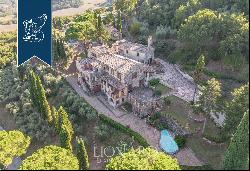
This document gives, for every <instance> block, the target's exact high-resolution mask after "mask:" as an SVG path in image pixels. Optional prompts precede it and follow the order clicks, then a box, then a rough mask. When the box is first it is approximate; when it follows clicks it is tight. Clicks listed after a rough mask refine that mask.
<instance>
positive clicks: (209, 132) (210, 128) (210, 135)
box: [203, 118, 225, 143]
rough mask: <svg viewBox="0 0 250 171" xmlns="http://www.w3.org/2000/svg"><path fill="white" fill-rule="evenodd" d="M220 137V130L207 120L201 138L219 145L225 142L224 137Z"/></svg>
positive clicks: (210, 120)
mask: <svg viewBox="0 0 250 171" xmlns="http://www.w3.org/2000/svg"><path fill="white" fill-rule="evenodd" d="M222 135H223V134H222V132H221V129H220V128H219V127H218V126H216V125H215V123H214V121H212V119H210V118H207V121H206V126H205V130H204V133H203V136H204V137H206V138H207V139H209V140H211V141H214V142H217V143H221V142H224V141H225V137H223V136H222Z"/></svg>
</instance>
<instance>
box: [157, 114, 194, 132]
mask: <svg viewBox="0 0 250 171" xmlns="http://www.w3.org/2000/svg"><path fill="white" fill-rule="evenodd" d="M160 123H161V124H163V125H166V126H167V128H168V129H170V130H171V131H173V132H174V133H175V134H177V135H182V136H187V135H190V134H191V133H190V132H188V131H186V130H185V129H184V128H182V127H181V126H180V125H179V124H178V123H177V122H176V121H175V120H174V119H172V118H169V117H161V118H160Z"/></svg>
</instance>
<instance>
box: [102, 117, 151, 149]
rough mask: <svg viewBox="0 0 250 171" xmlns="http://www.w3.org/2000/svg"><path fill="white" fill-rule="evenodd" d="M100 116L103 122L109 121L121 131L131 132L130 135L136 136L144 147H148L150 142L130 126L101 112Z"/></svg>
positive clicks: (108, 122)
mask: <svg viewBox="0 0 250 171" xmlns="http://www.w3.org/2000/svg"><path fill="white" fill-rule="evenodd" d="M99 118H100V120H101V121H102V122H104V123H107V124H109V125H111V126H112V127H114V128H116V129H118V130H119V131H122V132H124V133H127V134H129V135H130V136H132V137H134V139H135V140H136V141H137V142H138V143H139V144H140V145H142V146H143V147H148V146H149V144H148V143H147V141H146V140H145V139H144V138H143V137H142V136H141V135H140V134H139V133H137V132H135V131H133V130H131V129H130V128H128V127H125V126H123V125H122V124H120V123H117V122H115V121H114V120H112V119H110V118H108V117H106V116H104V115H103V114H99Z"/></svg>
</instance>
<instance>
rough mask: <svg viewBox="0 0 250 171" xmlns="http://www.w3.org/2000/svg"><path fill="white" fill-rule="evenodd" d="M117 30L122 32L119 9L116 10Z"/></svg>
mask: <svg viewBox="0 0 250 171" xmlns="http://www.w3.org/2000/svg"><path fill="white" fill-rule="evenodd" d="M117 30H119V31H120V32H122V15H121V11H118V20H117Z"/></svg>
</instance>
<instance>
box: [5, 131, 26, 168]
mask: <svg viewBox="0 0 250 171" xmlns="http://www.w3.org/2000/svg"><path fill="white" fill-rule="evenodd" d="M29 145H30V137H28V136H25V135H24V134H23V133H22V132H20V131H0V163H1V164H3V165H4V166H8V165H9V164H11V163H12V159H13V158H14V157H17V156H21V155H23V154H25V153H26V150H27V148H28V146H29Z"/></svg>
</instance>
